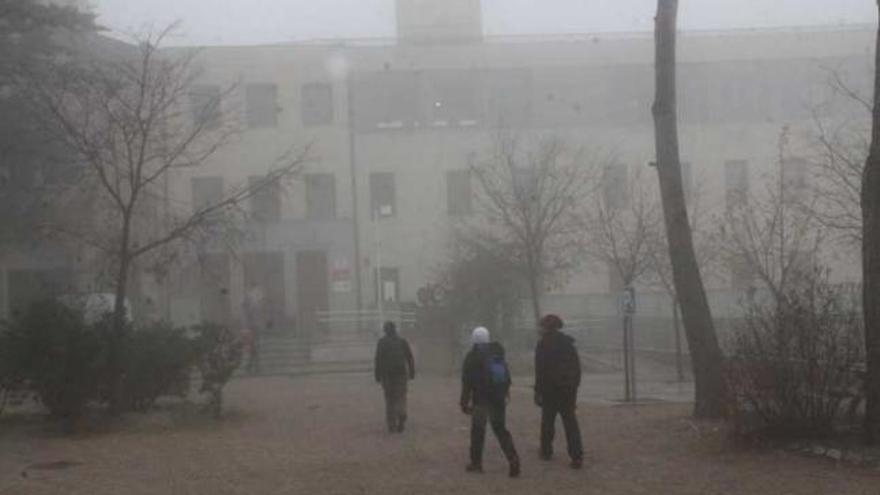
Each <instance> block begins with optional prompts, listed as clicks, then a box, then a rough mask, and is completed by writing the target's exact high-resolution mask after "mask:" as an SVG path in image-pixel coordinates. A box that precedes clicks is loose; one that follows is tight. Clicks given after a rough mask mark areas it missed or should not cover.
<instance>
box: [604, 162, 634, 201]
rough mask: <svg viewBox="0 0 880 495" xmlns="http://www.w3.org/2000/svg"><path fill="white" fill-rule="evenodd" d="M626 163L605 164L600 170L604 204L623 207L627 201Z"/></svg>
mask: <svg viewBox="0 0 880 495" xmlns="http://www.w3.org/2000/svg"><path fill="white" fill-rule="evenodd" d="M627 168H628V167H627V166H626V165H620V164H618V165H607V166H606V167H605V168H604V170H603V171H602V194H603V199H604V201H605V206H607V207H608V208H611V209H618V208H623V207H625V206H626V205H627V204H628V203H629V188H628V187H627V174H628V172H629V171H628V170H627Z"/></svg>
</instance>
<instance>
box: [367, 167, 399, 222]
mask: <svg viewBox="0 0 880 495" xmlns="http://www.w3.org/2000/svg"><path fill="white" fill-rule="evenodd" d="M370 203H371V207H372V208H371V209H372V212H373V217H374V218H381V217H393V216H394V215H395V214H396V213H397V211H396V210H397V206H396V204H395V194H394V174H392V173H390V172H378V173H374V174H370Z"/></svg>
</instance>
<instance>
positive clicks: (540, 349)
mask: <svg viewBox="0 0 880 495" xmlns="http://www.w3.org/2000/svg"><path fill="white" fill-rule="evenodd" d="M562 325H563V324H562V320H561V319H560V318H559V317H558V316H556V315H547V316H545V317H544V318H542V319H541V339H540V340H539V341H538V346H537V347H536V348H535V404H536V405H537V406H538V407H540V408H541V458H542V459H544V460H549V459H551V458H552V457H553V436H554V435H555V423H556V415H557V414H558V415H559V416H561V417H562V425H563V427H564V428H565V440H566V443H567V444H568V455H569V457H571V467H573V468H575V469H580V467H581V466H582V464H583V459H584V449H583V446H582V444H581V432H580V428H579V426H578V421H577V416H576V415H575V408H576V404H577V390H578V386H580V384H581V363H580V358H579V357H578V352H577V349H576V348H575V347H574V339H573V338H571V337H569V336H568V335H566V334H564V333H562V332H561V331H560V330H561V329H562Z"/></svg>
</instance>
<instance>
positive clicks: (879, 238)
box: [862, 0, 880, 443]
mask: <svg viewBox="0 0 880 495" xmlns="http://www.w3.org/2000/svg"><path fill="white" fill-rule="evenodd" d="M877 7H878V10H880V0H878V1H877ZM874 57H875V60H874V63H875V67H874V109H873V113H872V129H871V148H870V152H869V153H868V159H867V161H866V162H865V170H864V173H863V176H862V221H863V227H862V228H863V229H864V231H863V234H862V263H863V264H862V279H863V286H862V290H863V294H862V296H863V298H864V300H863V306H864V309H863V310H864V317H865V350H866V361H867V367H868V369H867V375H866V376H865V400H866V402H865V409H866V410H865V438H866V440H867V441H868V442H870V443H876V442H880V100H878V98H880V26H878V31H877V45H876V49H875V54H874Z"/></svg>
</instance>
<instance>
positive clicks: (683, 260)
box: [652, 0, 726, 418]
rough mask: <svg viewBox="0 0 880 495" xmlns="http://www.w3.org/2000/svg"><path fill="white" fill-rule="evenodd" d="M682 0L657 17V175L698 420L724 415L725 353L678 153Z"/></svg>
mask: <svg viewBox="0 0 880 495" xmlns="http://www.w3.org/2000/svg"><path fill="white" fill-rule="evenodd" d="M677 14H678V0H658V1H657V17H656V18H655V24H656V25H655V49H656V61H655V70H656V91H657V93H656V99H655V101H654V106H653V108H652V112H653V115H654V133H655V141H656V147H657V164H656V165H657V174H658V176H659V179H660V194H661V199H662V202H663V215H664V218H665V221H666V235H667V237H668V240H669V242H668V244H669V256H670V259H671V263H672V278H673V283H674V284H675V292H676V294H677V295H678V297H679V303H680V304H681V315H682V321H683V323H684V329H685V335H686V337H687V341H688V348H689V349H690V353H691V363H692V367H693V373H694V381H695V385H696V397H695V406H694V415H695V416H696V417H701V418H715V417H720V416H722V415H723V414H724V409H725V408H724V403H725V400H724V399H725V389H726V387H725V384H724V375H723V363H722V354H721V349H720V347H719V346H718V339H717V337H716V336H715V328H714V325H713V323H712V315H711V313H710V311H709V303H708V301H707V300H706V291H705V289H704V287H703V279H702V278H701V277H700V269H699V266H698V265H697V259H696V255H695V253H694V244H693V238H692V236H691V228H690V223H689V222H688V213H687V208H686V204H685V197H684V189H683V186H682V179H681V163H680V161H679V151H678V122H677V118H678V117H677V113H676V101H675V99H676V96H675V36H676V16H677Z"/></svg>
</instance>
